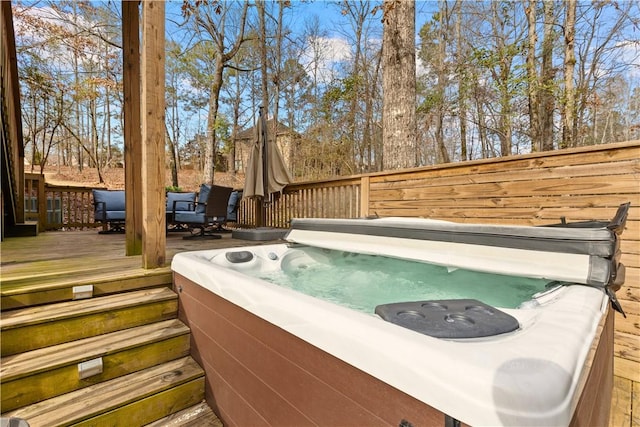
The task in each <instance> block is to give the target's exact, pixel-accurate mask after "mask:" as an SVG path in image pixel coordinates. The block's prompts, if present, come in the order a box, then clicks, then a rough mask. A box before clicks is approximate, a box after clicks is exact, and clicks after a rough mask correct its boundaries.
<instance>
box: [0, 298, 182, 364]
mask: <svg viewBox="0 0 640 427" xmlns="http://www.w3.org/2000/svg"><path fill="white" fill-rule="evenodd" d="M177 310H178V299H177V295H176V293H175V292H173V291H172V290H171V289H169V288H167V287H161V288H152V289H145V290H140V291H132V292H125V293H120V294H115V295H109V296H104V297H98V298H90V299H82V300H77V301H70V302H62V303H57V304H49V305H46V306H39V307H29V308H24V309H17V310H11V311H4V312H2V313H0V330H1V332H2V341H1V342H0V348H1V354H0V355H1V356H2V357H5V356H9V355H12V354H17V353H22V352H26V351H31V350H36V349H38V348H43V347H49V346H52V345H57V344H62V343H65V342H71V341H75V340H79V339H83V338H88V337H92V336H95V335H100V334H106V333H109V332H114V331H118V330H122V329H127V328H133V327H136V326H140V325H145V324H149V323H153V322H159V321H162V320H167V319H174V318H176V317H177Z"/></svg>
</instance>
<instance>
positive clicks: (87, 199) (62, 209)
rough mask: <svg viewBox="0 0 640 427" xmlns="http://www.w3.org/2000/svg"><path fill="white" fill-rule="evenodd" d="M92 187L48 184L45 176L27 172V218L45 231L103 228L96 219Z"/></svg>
mask: <svg viewBox="0 0 640 427" xmlns="http://www.w3.org/2000/svg"><path fill="white" fill-rule="evenodd" d="M92 189H93V187H83V186H67V185H53V184H48V183H46V182H45V180H44V176H43V175H39V174H31V173H30V174H25V218H26V219H27V220H29V221H37V222H38V228H39V229H40V230H43V231H48V230H77V229H84V228H94V227H101V226H102V224H98V223H96V222H95V221H94V218H93V195H92V193H91V190H92Z"/></svg>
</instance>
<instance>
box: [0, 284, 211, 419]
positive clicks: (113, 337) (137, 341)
mask: <svg viewBox="0 0 640 427" xmlns="http://www.w3.org/2000/svg"><path fill="white" fill-rule="evenodd" d="M149 277H150V280H149V282H145V281H144V280H141V279H140V277H139V276H138V277H136V278H135V279H134V281H135V282H136V283H137V286H138V287H139V288H140V289H133V290H131V289H129V286H128V285H127V286H125V287H126V288H127V289H126V290H125V291H123V292H120V293H115V294H108V295H103V296H94V297H92V298H88V299H79V300H71V301H62V302H55V303H47V304H44V305H32V306H28V305H25V304H24V300H23V301H22V302H21V308H14V309H7V308H6V307H3V310H2V313H1V314H0V329H1V332H2V339H1V342H0V346H1V353H2V359H1V360H0V387H1V388H0V402H1V403H0V410H1V411H0V412H1V416H2V418H3V420H5V421H6V420H7V419H8V418H20V419H24V420H26V421H27V422H28V423H29V425H30V427H37V426H62V425H113V426H116V425H126V426H142V425H146V424H150V423H154V424H153V425H171V426H187V425H204V426H207V425H211V426H221V425H222V424H221V423H220V421H219V420H218V419H217V418H216V416H215V414H214V413H213V411H211V409H210V408H209V407H208V406H207V405H206V403H205V402H204V381H205V380H204V371H203V370H202V368H201V367H200V366H198V364H197V363H196V362H195V361H194V360H193V359H192V358H191V357H190V356H189V351H190V349H189V346H190V331H189V328H188V327H187V326H186V325H184V324H183V323H182V322H180V321H179V320H178V319H177V315H178V299H177V295H176V294H175V293H174V292H173V291H172V290H171V289H170V288H169V287H168V285H169V283H166V280H165V283H164V284H163V285H160V286H158V283H157V282H158V276H153V275H151V276H149ZM165 277H166V276H165ZM103 283H104V284H105V286H106V287H109V288H111V289H117V288H118V286H121V285H119V284H118V283H107V282H105V281H103ZM127 283H128V284H130V283H132V282H131V281H128V282H127ZM4 285H5V284H4V283H3V288H4ZM56 286H57V285H56ZM149 286H155V287H149ZM44 287H46V286H44ZM44 287H43V288H44ZM59 288H60V289H62V287H59ZM36 304H42V301H41V300H38V301H37V302H36Z"/></svg>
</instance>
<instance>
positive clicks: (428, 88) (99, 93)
mask: <svg viewBox="0 0 640 427" xmlns="http://www.w3.org/2000/svg"><path fill="white" fill-rule="evenodd" d="M394 1H397V0H388V2H387V3H389V2H391V3H392V2H394ZM381 5H382V2H378V1H331V2H329V1H327V2H323V1H319V0H315V1H288V0H273V1H264V2H259V3H249V2H248V1H232V0H229V1H213V0H210V1H205V0H198V1H192V2H189V1H184V2H183V1H174V2H167V3H166V10H167V14H166V16H167V24H166V28H167V34H166V40H167V42H166V46H167V51H166V69H165V70H166V111H165V121H166V147H167V156H166V158H167V170H168V171H170V172H171V173H169V174H168V176H167V181H168V185H173V186H176V187H182V188H184V189H194V187H196V186H197V185H198V183H199V182H207V181H211V182H212V181H213V180H214V175H215V176H216V177H215V181H216V182H219V183H223V184H227V185H232V186H234V187H239V186H241V181H242V173H241V172H242V165H241V164H240V162H239V161H238V159H237V158H236V154H235V148H236V147H235V144H234V142H235V140H236V136H237V135H238V133H239V132H240V131H242V130H243V129H247V128H250V127H252V126H253V125H254V123H255V121H256V119H257V117H256V116H257V111H258V107H259V106H260V105H263V104H264V103H265V101H264V99H262V98H261V95H260V94H261V83H262V82H261V79H262V75H263V73H261V65H264V66H265V69H266V76H267V79H266V81H267V83H266V84H267V85H268V100H267V101H266V103H267V104H268V105H267V111H268V115H269V117H270V118H272V119H275V121H276V122H279V123H282V124H283V125H285V126H286V127H287V128H288V129H289V130H291V131H292V134H293V135H295V143H294V144H290V145H289V146H288V150H290V152H288V153H286V155H285V157H286V158H287V159H289V163H290V164H289V167H290V169H291V172H292V174H293V176H294V177H295V179H296V180H312V179H321V178H327V177H334V176H344V175H352V174H358V173H366V172H374V171H379V170H382V169H383V167H384V166H385V162H384V158H385V156H386V157H389V156H410V157H411V158H410V159H408V161H407V162H404V164H408V165H410V166H423V165H431V164H437V163H448V162H456V161H463V160H471V159H478V158H490V157H499V156H509V155H514V154H522V153H529V152H532V151H542V150H553V149H558V148H565V147H577V146H584V145H594V144H602V143H609V142H616V141H624V140H631V139H637V138H639V137H640V3H638V2H636V1H606V0H604V1H576V0H566V1H564V0H563V1H553V0H543V1H535V0H512V1H497V0H496V1H477V2H476V1H464V0H438V1H436V0H433V1H417V2H415V16H416V23H417V24H416V50H415V55H416V58H417V59H416V62H417V66H416V73H415V79H416V84H417V86H416V101H415V109H416V123H417V133H416V141H415V144H414V145H413V147H412V150H410V151H409V152H408V153H397V152H396V153H392V152H389V151H386V152H385V147H384V139H383V120H382V111H383V97H384V96H385V91H384V87H383V86H384V83H383V78H382V72H383V70H382V63H383V62H382V58H383V55H382V53H383V52H382V47H383V46H382V40H383V34H382V33H383V24H382V19H383V10H382V8H381ZM12 7H13V14H14V22H15V24H14V25H15V32H16V43H17V50H18V69H19V77H20V81H21V100H22V117H23V134H24V144H25V156H26V158H27V160H28V162H29V165H28V166H27V167H26V170H27V171H29V170H31V171H34V172H40V173H47V172H49V173H51V174H53V175H58V177H63V178H67V179H69V180H74V181H84V182H89V183H91V182H98V183H105V182H106V184H107V185H108V186H119V184H122V183H123V180H122V179H121V178H118V177H121V176H122V173H123V172H122V162H123V158H124V156H123V135H122V132H123V116H122V104H123V92H122V32H121V22H122V19H121V10H120V8H121V2H119V1H101V2H98V1H91V2H80V1H29V2H13V5H12ZM260 17H264V20H263V22H262V26H261V24H260V19H259V18H260ZM262 30H264V31H265V35H266V40H267V41H268V42H267V52H266V57H265V58H266V63H265V60H264V59H262V58H261V52H260V46H259V43H258V42H257V41H258V40H259V39H260V37H259V32H260V31H262ZM386 96H391V97H392V96H394V94H390V93H388V94H387V95H386ZM120 181H121V182H120ZM181 181H182V182H181Z"/></svg>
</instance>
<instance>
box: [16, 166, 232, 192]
mask: <svg viewBox="0 0 640 427" xmlns="http://www.w3.org/2000/svg"><path fill="white" fill-rule="evenodd" d="M25 172H27V173H29V172H31V168H30V167H29V166H25ZM34 172H36V173H37V172H39V171H38V170H35V171H34ZM44 175H45V182H47V183H49V184H54V185H71V186H73V185H77V186H83V187H104V188H108V189H110V190H120V189H124V168H115V169H113V168H112V169H106V170H103V171H102V177H103V179H104V182H103V183H100V180H99V179H98V172H97V170H96V169H95V168H83V170H82V171H79V170H78V168H77V167H68V166H64V167H57V166H51V167H49V168H47V169H45V171H44ZM165 176H166V185H167V186H171V185H172V183H171V172H170V171H169V170H167V171H166V175H165ZM214 183H215V184H218V185H224V186H227V187H233V188H242V186H243V185H244V174H236V175H233V174H230V173H226V172H216V173H215V175H214ZM178 184H179V187H180V188H181V189H182V190H183V191H197V190H198V189H199V188H200V184H202V172H200V171H194V170H181V171H180V172H179V173H178Z"/></svg>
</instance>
